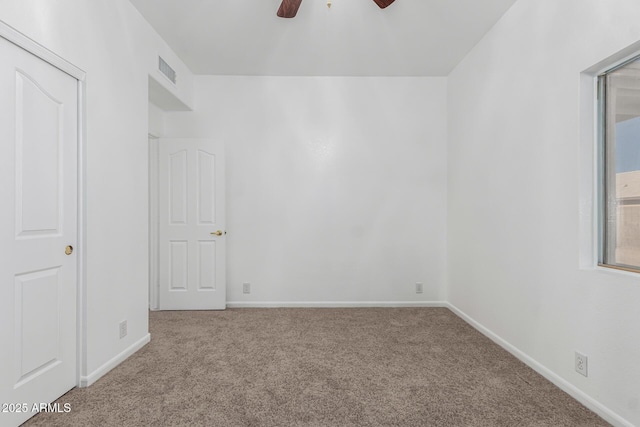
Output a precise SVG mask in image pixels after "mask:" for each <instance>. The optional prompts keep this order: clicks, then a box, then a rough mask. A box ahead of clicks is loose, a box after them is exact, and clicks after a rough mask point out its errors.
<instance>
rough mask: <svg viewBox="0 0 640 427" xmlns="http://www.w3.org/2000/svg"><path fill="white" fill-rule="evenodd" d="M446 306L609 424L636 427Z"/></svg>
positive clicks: (504, 341)
mask: <svg viewBox="0 0 640 427" xmlns="http://www.w3.org/2000/svg"><path fill="white" fill-rule="evenodd" d="M445 306H446V307H448V308H449V309H450V310H451V311H453V312H454V313H455V314H456V315H457V316H458V317H460V318H461V319H463V320H464V321H465V322H467V323H468V324H470V325H471V326H473V327H474V328H475V329H477V330H478V331H479V332H481V333H482V334H483V335H485V336H486V337H487V338H489V339H490V340H491V341H493V342H495V343H496V344H498V345H499V346H500V347H502V348H504V349H505V350H507V351H508V352H509V353H511V354H512V355H514V356H515V357H517V358H518V359H519V360H521V361H522V362H524V363H525V364H526V365H527V366H529V367H530V368H531V369H533V370H534V371H536V372H537V373H539V374H540V375H542V376H543V377H545V378H546V379H548V380H549V381H551V382H552V383H553V384H555V385H556V386H557V387H558V388H560V389H561V390H563V391H564V392H565V393H567V394H569V395H570V396H571V397H573V398H574V399H576V400H577V401H578V402H580V403H582V404H583V405H584V406H586V407H587V408H589V409H591V410H592V411H593V412H595V413H596V414H598V415H599V416H600V417H602V418H603V419H604V420H605V421H607V422H608V423H610V424H612V425H614V426H617V427H634V425H633V424H632V423H630V422H629V421H627V420H626V419H624V418H623V417H621V416H620V415H618V414H616V413H615V412H613V411H612V410H611V409H609V408H607V407H606V406H604V405H603V404H602V403H600V402H598V401H597V400H595V399H594V398H592V397H591V396H589V395H588V394H586V393H584V392H583V391H582V390H580V389H579V388H577V387H576V386H574V385H573V384H571V383H570V382H568V381H567V380H565V379H564V378H562V377H560V376H559V375H558V374H556V373H555V372H553V371H551V370H549V369H548V368H546V367H545V366H544V365H542V364H541V363H539V362H538V361H536V360H534V359H533V358H531V357H530V356H528V355H526V354H525V353H523V352H522V351H520V350H519V349H517V348H516V347H514V346H513V345H511V344H509V342H507V341H506V340H504V339H503V338H501V337H499V336H498V335H496V334H495V333H494V332H492V331H491V330H489V329H487V328H486V327H484V326H482V325H481V324H480V323H479V322H477V321H476V320H475V319H473V318H471V317H470V316H468V315H467V314H466V313H464V312H463V311H462V310H460V309H459V308H458V307H456V306H454V305H453V304H451V303H448V302H447V303H445Z"/></svg>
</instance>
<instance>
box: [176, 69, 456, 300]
mask: <svg viewBox="0 0 640 427" xmlns="http://www.w3.org/2000/svg"><path fill="white" fill-rule="evenodd" d="M194 88H195V93H196V108H195V110H196V112H195V113H166V114H165V135H166V136H168V137H211V138H214V139H216V140H219V141H222V142H224V143H225V146H226V156H227V157H226V162H227V230H228V232H229V234H228V236H227V238H228V242H227V244H228V255H227V259H228V264H227V268H228V270H227V272H228V273H227V274H228V276H227V279H228V280H227V283H228V285H227V300H228V301H229V302H230V303H231V304H232V305H233V304H237V303H243V304H247V303H257V304H264V303H265V302H285V303H286V302H290V303H294V304H299V303H301V302H313V303H324V302H347V303H352V304H357V303H362V302H382V303H386V302H412V303H415V302H424V301H440V300H442V298H443V296H444V294H443V287H444V279H445V278H444V268H445V257H444V252H445V239H446V235H445V229H446V206H445V205H446V158H445V157H446V107H445V103H446V79H445V78H339V77H197V78H196V79H195V86H194ZM243 282H250V283H251V285H252V292H251V294H250V295H244V294H242V283H243ZM416 282H423V283H424V287H425V290H424V294H422V295H416V293H415V283H416Z"/></svg>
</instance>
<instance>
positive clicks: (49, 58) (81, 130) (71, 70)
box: [0, 20, 87, 386]
mask: <svg viewBox="0 0 640 427" xmlns="http://www.w3.org/2000/svg"><path fill="white" fill-rule="evenodd" d="M0 37H2V38H4V39H6V40H8V41H9V42H11V43H13V44H14V45H16V46H18V47H20V48H22V49H23V50H25V51H27V52H29V53H31V54H32V55H34V56H36V57H38V58H40V59H42V60H43V61H45V62H47V63H49V64H50V65H52V66H54V67H56V68H58V69H59V70H61V71H63V72H65V73H67V74H68V75H70V76H71V77H73V78H75V79H76V80H77V81H78V164H77V166H78V248H77V257H78V271H77V272H76V274H77V276H78V280H77V300H76V318H77V322H76V325H77V326H76V328H77V331H76V350H77V361H76V364H77V366H76V385H78V386H81V382H80V378H82V377H83V375H86V365H87V362H86V353H87V352H86V309H85V307H86V277H85V275H86V258H85V253H86V252H85V248H86V243H87V242H86V223H85V218H86V215H85V212H86V204H85V203H86V198H85V182H86V170H85V168H86V162H85V144H86V138H85V129H86V125H85V120H86V116H85V112H86V109H85V85H86V83H85V79H86V73H85V72H84V71H83V70H81V69H80V68H78V67H76V66H75V65H73V64H72V63H70V62H68V61H67V60H65V59H63V58H61V57H60V56H58V55H57V54H55V53H54V52H52V51H50V50H49V49H47V48H46V47H44V46H43V45H41V44H40V43H38V42H36V41H35V40H32V39H30V38H29V37H27V36H25V35H24V34H22V33H20V32H19V31H18V30H16V29H15V28H13V27H11V26H10V25H8V24H6V23H5V22H3V21H2V20H0Z"/></svg>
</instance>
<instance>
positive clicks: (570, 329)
mask: <svg viewBox="0 0 640 427" xmlns="http://www.w3.org/2000/svg"><path fill="white" fill-rule="evenodd" d="M638 16H640V2H638V1H636V0H607V1H601V0H563V1H557V0H542V1H541V0H520V1H519V2H517V3H516V4H515V5H514V7H512V8H511V9H510V10H509V12H508V13H507V14H506V15H505V16H504V18H503V19H502V20H501V21H500V22H499V23H498V24H497V25H496V26H495V27H494V28H493V30H492V31H491V32H490V33H489V34H488V35H487V36H486V37H485V38H484V39H483V40H482V41H481V42H480V43H479V44H478V45H477V46H476V47H475V48H474V49H473V50H472V52H471V53H470V54H469V55H468V56H467V57H466V58H465V59H464V60H463V61H462V63H461V64H459V65H458V66H457V67H456V69H455V70H454V71H453V72H452V73H451V75H450V76H449V82H448V83H449V96H448V106H449V148H448V159H449V163H448V186H449V193H448V195H449V199H448V221H449V226H448V232H449V240H448V245H449V251H448V254H449V268H448V274H449V286H448V299H449V301H450V302H451V303H452V304H453V305H454V306H456V307H458V308H459V309H460V310H461V311H463V312H464V313H466V314H467V315H468V316H470V317H471V318H472V319H475V320H476V321H477V322H479V323H480V324H481V325H483V326H484V327H486V328H488V329H489V330H490V331H492V332H494V333H495V334H496V335H498V336H499V337H501V338H502V339H504V340H506V341H507V342H508V343H509V344H511V345H513V346H514V347H515V348H516V349H518V350H520V351H522V352H523V353H524V354H526V355H527V356H529V357H530V358H531V359H533V360H534V361H536V362H538V363H540V364H541V365H542V366H543V367H544V368H545V369H548V370H549V371H550V372H551V374H552V376H553V375H555V376H557V379H560V380H561V381H565V382H566V383H565V385H569V387H571V386H575V387H577V389H578V390H580V391H581V392H583V393H585V394H586V395H588V396H590V397H592V398H594V399H596V400H597V401H599V402H600V403H602V404H604V405H606V407H608V408H609V409H611V410H612V411H614V412H615V413H616V414H617V415H618V416H621V417H623V418H626V419H627V420H628V421H629V422H632V423H634V424H636V425H640V363H638V362H639V361H640V339H639V338H638V337H639V335H638V325H640V280H639V279H638V277H637V276H636V275H631V274H623V273H617V272H610V271H602V270H597V269H594V268H580V265H579V255H580V253H581V249H582V251H583V252H584V251H585V248H581V247H580V244H581V243H580V242H581V239H582V242H583V244H584V242H586V244H587V245H589V243H590V242H589V238H588V236H587V238H585V236H584V235H583V236H581V233H583V234H584V233H585V230H584V229H581V228H580V227H579V222H580V216H579V213H580V211H581V210H586V212H587V214H588V215H589V214H590V213H591V211H590V207H589V205H588V204H589V195H590V190H591V189H590V188H588V189H587V191H584V188H581V187H580V185H581V179H580V177H581V176H583V177H584V175H585V174H584V171H585V170H588V171H590V169H591V164H588V161H587V164H581V162H582V163H584V160H581V159H587V160H588V158H589V157H590V153H589V151H590V150H591V149H592V147H593V145H592V140H591V139H590V138H589V135H588V133H589V132H587V135H586V141H585V139H584V137H585V135H582V136H581V132H580V129H581V117H580V111H581V102H583V105H582V109H583V110H585V111H586V112H589V111H590V107H591V104H590V101H591V100H590V99H588V98H587V99H586V100H585V99H584V96H583V99H582V101H581V77H580V73H581V72H582V71H583V70H586V69H587V68H589V67H591V66H592V65H594V64H596V63H598V62H599V61H601V60H603V59H605V58H607V57H609V56H610V55H613V54H614V53H616V52H617V51H619V50H621V49H623V48H625V47H626V46H629V45H631V44H632V43H634V42H637V41H638V40H640V21H638ZM584 102H586V105H584ZM591 110H592V109H591ZM583 119H584V120H586V118H583ZM585 150H586V152H585ZM582 185H585V184H584V180H582ZM586 185H587V186H588V185H589V183H588V182H587V184H586ZM580 194H582V199H580V196H579V195H580ZM585 204H586V205H585ZM588 215H587V216H588ZM588 231H589V230H588V227H587V234H588ZM574 350H579V351H581V352H583V353H585V354H586V355H588V357H589V377H588V378H584V377H582V376H580V375H579V374H577V373H576V372H575V371H574ZM612 420H614V421H616V422H619V423H622V422H623V421H622V420H621V418H615V415H614V416H613V418H612Z"/></svg>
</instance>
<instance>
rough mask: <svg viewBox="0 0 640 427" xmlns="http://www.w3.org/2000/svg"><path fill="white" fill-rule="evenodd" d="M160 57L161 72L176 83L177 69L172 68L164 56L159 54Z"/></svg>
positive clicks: (159, 66)
mask: <svg viewBox="0 0 640 427" xmlns="http://www.w3.org/2000/svg"><path fill="white" fill-rule="evenodd" d="M158 59H159V62H158V69H159V70H160V72H161V73H162V74H164V75H165V76H166V77H167V78H168V79H169V80H171V83H173V84H176V71H175V70H174V69H173V68H171V67H170V66H169V64H167V62H166V61H165V60H164V59H162V57H160V56H159V57H158Z"/></svg>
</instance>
